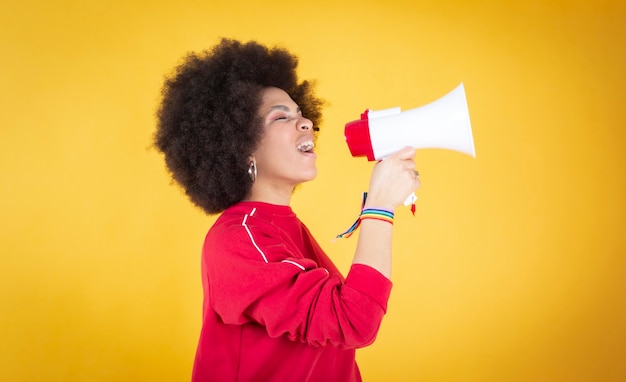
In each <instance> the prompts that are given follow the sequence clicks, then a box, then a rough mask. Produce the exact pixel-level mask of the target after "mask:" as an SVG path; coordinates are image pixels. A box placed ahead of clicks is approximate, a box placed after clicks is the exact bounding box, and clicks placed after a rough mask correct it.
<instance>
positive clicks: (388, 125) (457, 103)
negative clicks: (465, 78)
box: [344, 83, 476, 161]
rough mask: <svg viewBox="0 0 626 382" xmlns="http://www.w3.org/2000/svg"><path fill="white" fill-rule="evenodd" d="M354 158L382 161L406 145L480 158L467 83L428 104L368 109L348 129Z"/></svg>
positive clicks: (346, 127) (348, 140) (348, 142)
mask: <svg viewBox="0 0 626 382" xmlns="http://www.w3.org/2000/svg"><path fill="white" fill-rule="evenodd" d="M344 135H345V138H346V143H347V144H348V148H349V149H350V153H351V154H352V156H353V157H362V156H365V157H367V159H368V160H370V161H374V160H381V159H383V158H384V157H386V156H387V155H389V154H392V153H394V152H396V151H398V150H400V149H402V148H403V147H406V146H411V147H414V148H416V149H427V148H434V149H446V150H453V151H457V152H461V153H464V154H467V155H471V156H472V157H474V158H475V157H476V150H475V149H474V138H473V136H472V127H471V124H470V119H469V111H468V108H467V100H466V98H465V88H464V86H463V83H461V84H460V85H459V86H457V87H456V88H455V89H454V90H452V91H451V92H450V93H448V94H446V95H445V96H443V97H441V98H439V99H438V100H436V101H433V102H431V103H429V104H427V105H424V106H421V107H418V108H416V109H411V110H407V111H401V110H400V108H399V107H395V108H391V109H384V110H379V111H374V110H370V109H367V110H366V111H365V112H364V113H363V114H361V119H359V120H356V121H352V122H348V123H347V124H346V126H345V129H344Z"/></svg>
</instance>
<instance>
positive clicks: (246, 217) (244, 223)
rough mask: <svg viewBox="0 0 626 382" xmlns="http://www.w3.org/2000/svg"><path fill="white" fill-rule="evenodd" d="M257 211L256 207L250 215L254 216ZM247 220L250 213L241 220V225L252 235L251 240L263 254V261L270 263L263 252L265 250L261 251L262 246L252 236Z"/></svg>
mask: <svg viewBox="0 0 626 382" xmlns="http://www.w3.org/2000/svg"><path fill="white" fill-rule="evenodd" d="M255 211H256V208H255V209H253V210H252V212H250V216H252V214H254V212H255ZM246 220H248V214H246V215H245V216H244V217H243V222H241V225H242V226H243V228H245V229H246V232H248V236H249V237H250V241H251V242H252V245H254V248H256V250H257V251H259V253H260V254H261V256H263V261H265V262H266V263H269V261H267V257H265V253H263V251H261V248H259V246H258V245H257V244H256V242H255V241H254V238H253V237H252V232H250V229H249V228H248V226H247V225H246Z"/></svg>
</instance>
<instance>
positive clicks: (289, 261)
mask: <svg viewBox="0 0 626 382" xmlns="http://www.w3.org/2000/svg"><path fill="white" fill-rule="evenodd" d="M281 263H289V264H293V265H295V266H296V267H298V268H300V269H302V270H303V271H305V270H306V269H305V268H304V267H303V266H302V265H300V264H298V263H296V262H295V261H291V260H282V261H281Z"/></svg>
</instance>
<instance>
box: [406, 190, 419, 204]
mask: <svg viewBox="0 0 626 382" xmlns="http://www.w3.org/2000/svg"><path fill="white" fill-rule="evenodd" d="M416 200H417V196H416V195H415V193H411V195H409V197H408V198H406V200H405V201H404V205H405V206H410V205H413V204H415V201H416Z"/></svg>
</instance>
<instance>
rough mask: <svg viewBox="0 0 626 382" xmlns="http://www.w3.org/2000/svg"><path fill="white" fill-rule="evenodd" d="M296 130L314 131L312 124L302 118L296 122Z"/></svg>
mask: <svg viewBox="0 0 626 382" xmlns="http://www.w3.org/2000/svg"><path fill="white" fill-rule="evenodd" d="M297 129H298V131H312V130H314V129H313V122H311V120H310V119H307V118H304V117H302V118H300V120H299V121H298V124H297Z"/></svg>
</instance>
